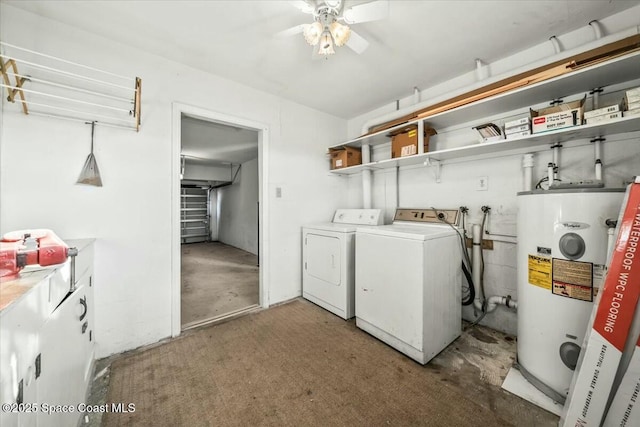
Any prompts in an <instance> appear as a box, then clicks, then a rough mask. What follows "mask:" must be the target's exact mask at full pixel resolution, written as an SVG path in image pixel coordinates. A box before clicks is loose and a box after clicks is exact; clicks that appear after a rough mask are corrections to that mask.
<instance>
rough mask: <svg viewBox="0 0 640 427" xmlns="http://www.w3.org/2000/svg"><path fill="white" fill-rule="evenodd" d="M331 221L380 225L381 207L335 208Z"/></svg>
mask: <svg viewBox="0 0 640 427" xmlns="http://www.w3.org/2000/svg"><path fill="white" fill-rule="evenodd" d="M333 222H335V223H338V224H358V225H382V224H383V222H384V216H383V215H382V209H337V210H336V213H335V215H334V216H333Z"/></svg>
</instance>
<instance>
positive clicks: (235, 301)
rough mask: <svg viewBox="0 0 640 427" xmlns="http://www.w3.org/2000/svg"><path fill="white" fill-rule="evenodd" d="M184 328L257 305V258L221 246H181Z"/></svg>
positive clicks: (201, 244) (182, 315)
mask: <svg viewBox="0 0 640 427" xmlns="http://www.w3.org/2000/svg"><path fill="white" fill-rule="evenodd" d="M181 250H182V263H181V264H182V274H181V276H182V280H181V287H182V296H181V300H180V306H181V318H182V326H183V327H185V326H189V325H190V324H193V323H198V322H202V321H204V320H208V319H212V318H215V317H218V316H222V315H225V314H228V313H232V312H234V311H237V310H240V309H243V308H247V307H249V306H252V305H255V304H258V299H259V296H258V294H259V278H258V272H259V268H258V266H257V264H258V257H257V256H255V255H253V254H252V253H249V252H245V251H243V250H242V249H238V248H234V247H233V246H229V245H225V244H224V243H220V242H210V243H190V244H185V245H182V247H181Z"/></svg>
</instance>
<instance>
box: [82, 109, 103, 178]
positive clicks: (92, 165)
mask: <svg viewBox="0 0 640 427" xmlns="http://www.w3.org/2000/svg"><path fill="white" fill-rule="evenodd" d="M95 127H96V122H91V152H90V153H89V157H87V160H86V161H85V162H84V166H83V167H82V172H80V176H79V177H78V181H77V183H78V184H87V185H95V186H96V187H102V179H101V178H100V170H99V169H98V162H97V161H96V156H94V155H93V133H94V130H95Z"/></svg>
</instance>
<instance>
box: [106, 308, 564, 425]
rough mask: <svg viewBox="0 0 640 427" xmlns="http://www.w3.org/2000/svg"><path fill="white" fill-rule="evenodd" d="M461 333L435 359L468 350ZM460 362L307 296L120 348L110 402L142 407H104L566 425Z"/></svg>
mask: <svg viewBox="0 0 640 427" xmlns="http://www.w3.org/2000/svg"><path fill="white" fill-rule="evenodd" d="M475 333H476V335H477V334H478V332H475ZM480 334H481V335H480V338H481V341H483V342H484V344H487V341H496V338H495V337H490V336H488V335H486V334H483V333H482V332H480ZM498 336H502V335H501V334H500V333H498ZM468 337H472V335H468ZM474 339H475V338H474ZM510 340H511V339H510ZM457 343H458V341H456V342H454V344H452V345H451V346H450V347H449V348H448V349H447V350H445V352H443V353H442V354H441V355H440V356H438V358H437V359H439V358H442V357H448V358H450V359H456V358H458V359H459V358H460V356H459V354H458V353H457V351H459V350H461V349H460V347H459V346H457ZM489 344H490V343H489ZM449 349H451V351H452V352H451V353H449V354H448V355H447V352H448V351H449ZM486 355H487V356H490V353H486ZM437 359H434V361H436V360H437ZM454 364H455V363H454ZM447 365H449V367H448V368H447V367H446V366H447ZM450 365H451V363H450V362H446V363H432V364H429V365H427V366H421V365H419V364H417V363H415V362H414V361H412V360H411V359H409V358H407V357H405V356H404V355H402V354H400V353H398V352H396V351H395V350H393V349H392V348H390V347H388V346H387V345H385V344H384V343H382V342H380V341H378V340H376V339H374V338H372V337H371V336H369V335H368V334H366V333H364V332H362V331H360V330H359V329H357V328H356V327H355V324H354V322H353V321H350V322H345V321H343V320H342V319H340V318H338V317H337V316H334V315H332V314H330V313H329V312H327V311H325V310H323V309H321V308H319V307H317V306H315V305H313V304H311V303H309V302H307V301H305V300H301V299H297V300H294V301H293V302H290V303H287V304H283V305H280V306H276V307H272V308H270V309H268V310H264V311H260V312H257V313H253V314H249V315H246V316H243V317H240V318H237V319H235V320H232V321H229V322H226V323H220V324H216V325H211V326H207V327H203V328H199V329H196V330H192V331H190V332H188V333H186V334H183V335H182V336H181V337H180V338H178V339H175V340H172V341H170V342H168V343H166V344H163V345H159V346H155V347H153V348H150V349H146V350H142V351H136V352H133V353H131V354H129V355H126V356H124V357H121V358H119V359H118V360H116V361H115V362H114V363H113V364H112V366H111V380H110V386H109V391H108V395H107V402H124V403H134V404H135V405H136V406H135V407H136V410H135V412H134V413H127V414H117V413H106V414H104V415H105V417H104V418H103V422H104V423H103V425H105V426H109V427H111V426H129V425H135V426H253V425H265V426H271V425H278V426H342V425H344V426H375V425H401V426H406V425H420V426H503V425H512V426H552V425H557V422H558V418H557V417H556V416H555V415H552V414H549V413H548V412H546V411H543V410H541V409H539V408H537V407H535V406H533V405H530V404H529V403H528V402H525V401H524V400H522V399H520V398H518V397H516V396H514V395H511V394H510V393H508V392H506V391H503V390H501V389H500V388H499V387H498V386H495V385H492V384H489V383H483V381H481V379H480V378H479V371H478V370H477V369H476V368H475V367H474V366H473V365H472V364H469V363H466V365H468V366H466V367H461V366H459V365H465V362H464V360H460V361H459V363H457V365H458V368H452V367H451V366H450ZM503 368H505V367H504V366H503ZM506 369H508V367H506ZM506 369H505V373H506ZM463 375H464V376H466V377H469V376H470V375H471V376H472V377H474V378H471V377H469V378H467V379H463V378H460V377H461V376H463ZM469 381H475V382H476V383H482V384H480V385H477V386H475V387H469V386H468V382H469Z"/></svg>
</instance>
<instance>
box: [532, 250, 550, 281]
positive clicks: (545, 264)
mask: <svg viewBox="0 0 640 427" xmlns="http://www.w3.org/2000/svg"><path fill="white" fill-rule="evenodd" d="M529 283H531V284H532V285H535V286H539V287H541V288H543V289H551V258H547V257H543V256H537V255H529Z"/></svg>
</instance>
